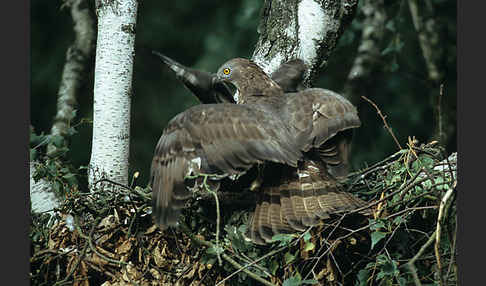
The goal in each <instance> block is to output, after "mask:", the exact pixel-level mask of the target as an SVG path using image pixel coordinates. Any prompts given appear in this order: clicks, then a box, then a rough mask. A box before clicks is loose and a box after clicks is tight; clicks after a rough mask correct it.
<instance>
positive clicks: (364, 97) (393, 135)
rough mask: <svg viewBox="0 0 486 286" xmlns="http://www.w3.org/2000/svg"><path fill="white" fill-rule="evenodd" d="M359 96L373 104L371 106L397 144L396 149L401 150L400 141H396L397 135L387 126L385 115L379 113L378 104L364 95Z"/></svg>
mask: <svg viewBox="0 0 486 286" xmlns="http://www.w3.org/2000/svg"><path fill="white" fill-rule="evenodd" d="M361 98H363V99H364V100H366V101H368V102H369V103H370V104H371V105H373V107H374V108H375V109H376V112H378V115H379V116H380V117H381V119H382V120H383V123H384V124H385V128H386V130H388V132H390V135H391V136H392V137H393V140H394V141H395V143H396V144H397V146H398V150H401V149H402V146H401V145H400V142H398V140H397V137H395V134H394V133H393V130H392V129H391V128H390V126H388V123H387V122H386V116H385V115H383V114H382V113H381V110H380V109H379V108H378V106H376V104H375V103H374V102H373V101H371V100H370V99H368V98H367V97H366V96H361Z"/></svg>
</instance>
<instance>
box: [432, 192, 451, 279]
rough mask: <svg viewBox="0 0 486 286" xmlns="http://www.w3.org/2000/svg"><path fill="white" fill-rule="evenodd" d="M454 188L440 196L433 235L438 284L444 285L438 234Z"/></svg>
mask: <svg viewBox="0 0 486 286" xmlns="http://www.w3.org/2000/svg"><path fill="white" fill-rule="evenodd" d="M454 190H455V188H449V190H448V191H447V192H446V194H445V195H444V196H443V197H442V200H441V201H440V207H439V215H438V216H437V228H436V233H435V234H436V235H435V246H434V250H435V257H436V260H437V271H438V272H439V282H440V285H441V286H442V285H444V281H443V278H442V262H441V260H440V235H441V230H442V220H443V218H445V217H446V216H447V211H448V209H449V198H451V196H452V195H453V194H454Z"/></svg>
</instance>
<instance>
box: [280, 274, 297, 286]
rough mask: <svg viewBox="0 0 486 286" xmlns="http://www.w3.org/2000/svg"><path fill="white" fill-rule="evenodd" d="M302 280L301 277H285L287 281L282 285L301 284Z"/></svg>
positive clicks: (294, 285)
mask: <svg viewBox="0 0 486 286" xmlns="http://www.w3.org/2000/svg"><path fill="white" fill-rule="evenodd" d="M300 282H301V278H300V277H295V276H294V277H290V278H287V279H285V281H284V282H283V283H282V286H299V285H300Z"/></svg>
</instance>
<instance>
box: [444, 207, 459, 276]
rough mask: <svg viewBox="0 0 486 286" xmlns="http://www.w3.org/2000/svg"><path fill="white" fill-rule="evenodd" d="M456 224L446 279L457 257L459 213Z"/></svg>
mask: <svg viewBox="0 0 486 286" xmlns="http://www.w3.org/2000/svg"><path fill="white" fill-rule="evenodd" d="M455 222H456V225H455V227H454V237H453V238H452V247H451V258H450V259H449V267H447V273H446V276H445V277H446V281H447V279H449V273H450V272H451V269H452V265H453V264H454V263H453V262H454V260H455V257H456V240H457V215H456V219H455Z"/></svg>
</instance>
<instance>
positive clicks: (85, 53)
mask: <svg viewBox="0 0 486 286" xmlns="http://www.w3.org/2000/svg"><path fill="white" fill-rule="evenodd" d="M65 4H66V5H68V6H69V7H70V8H71V17H72V18H73V23H74V34H75V37H74V43H73V44H72V45H71V46H70V47H69V48H68V50H67V52H66V63H65V64H64V69H63V71H62V78H61V83H60V86H59V91H58V93H57V113H56V117H55V118H54V123H53V124H52V128H51V135H60V136H63V137H65V136H66V134H67V133H68V129H69V124H70V122H71V120H73V119H74V117H75V112H74V111H75V109H76V104H77V101H76V95H77V93H78V91H79V88H80V87H81V85H82V83H83V80H84V79H85V78H86V75H87V72H88V67H90V64H89V63H90V60H91V59H92V54H93V52H94V45H95V43H94V40H95V35H96V31H95V29H94V19H93V17H92V15H91V12H90V10H89V8H88V6H87V1H86V0H66V1H65ZM64 145H66V146H67V142H65V144H64ZM56 149H57V148H56V147H55V146H54V144H52V143H51V144H49V145H48V146H47V153H48V154H52V153H54V152H55V151H56Z"/></svg>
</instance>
